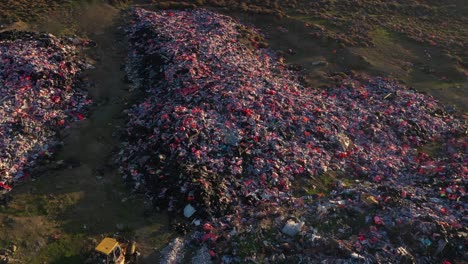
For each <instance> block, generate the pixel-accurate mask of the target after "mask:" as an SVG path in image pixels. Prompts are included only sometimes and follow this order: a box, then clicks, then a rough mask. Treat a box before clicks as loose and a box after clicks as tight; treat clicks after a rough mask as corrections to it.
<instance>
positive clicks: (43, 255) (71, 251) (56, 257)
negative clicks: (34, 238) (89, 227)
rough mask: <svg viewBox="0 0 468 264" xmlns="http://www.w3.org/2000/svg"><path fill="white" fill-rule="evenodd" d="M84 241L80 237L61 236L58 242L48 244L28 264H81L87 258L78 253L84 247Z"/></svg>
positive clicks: (83, 238) (82, 237)
mask: <svg viewBox="0 0 468 264" xmlns="http://www.w3.org/2000/svg"><path fill="white" fill-rule="evenodd" d="M85 240H86V239H85V237H84V236H82V235H75V236H69V235H68V236H63V237H61V238H59V239H58V240H55V241H52V242H50V243H49V244H48V245H47V246H46V247H45V248H44V249H42V250H41V251H40V253H39V254H38V256H36V257H35V258H34V259H33V260H31V262H29V263H31V264H42V263H57V264H59V263H63V264H65V263H68V264H75V263H76V264H79V263H83V262H84V261H85V260H86V257H87V256H86V254H80V252H81V250H82V248H83V247H84V246H85Z"/></svg>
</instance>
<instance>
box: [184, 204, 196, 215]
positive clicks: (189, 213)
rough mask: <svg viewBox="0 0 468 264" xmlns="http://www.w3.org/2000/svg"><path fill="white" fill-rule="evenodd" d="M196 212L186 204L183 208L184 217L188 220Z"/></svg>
mask: <svg viewBox="0 0 468 264" xmlns="http://www.w3.org/2000/svg"><path fill="white" fill-rule="evenodd" d="M196 211H197V210H195V208H193V206H191V205H190V204H187V205H186V206H185V208H184V216H185V217H187V218H190V217H191V216H192V215H193V214H194V213H195V212H196Z"/></svg>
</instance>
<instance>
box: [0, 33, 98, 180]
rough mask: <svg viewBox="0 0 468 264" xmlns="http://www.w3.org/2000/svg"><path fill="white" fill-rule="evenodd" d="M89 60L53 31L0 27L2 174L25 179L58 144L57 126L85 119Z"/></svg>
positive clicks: (2, 175) (0, 162) (0, 159)
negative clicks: (83, 75) (0, 29)
mask: <svg viewBox="0 0 468 264" xmlns="http://www.w3.org/2000/svg"><path fill="white" fill-rule="evenodd" d="M86 67H87V66H86V64H85V63H84V62H83V61H82V60H81V59H79V58H78V56H77V49H76V47H75V46H74V45H73V44H71V43H68V42H67V41H66V40H62V39H59V38H56V37H54V36H53V35H50V34H38V33H30V32H18V31H7V32H2V33H0V117H1V120H0V149H1V152H0V180H1V181H4V182H6V183H7V184H11V183H12V182H13V181H14V180H20V179H27V178H28V177H30V176H31V172H32V170H33V168H34V167H35V166H36V165H37V164H38V163H39V162H40V161H41V160H43V159H46V158H49V157H50V156H51V155H52V154H53V152H54V150H55V149H56V148H57V147H58V146H59V145H60V142H59V131H60V130H61V129H63V128H65V127H68V126H69V125H70V123H71V122H73V121H78V120H82V119H84V111H85V110H86V107H87V106H88V105H89V104H90V101H89V100H88V99H87V97H86V92H84V91H83V90H82V89H80V88H79V87H80V86H81V85H80V84H81V79H80V73H81V72H82V71H83V70H84V69H85V68H86Z"/></svg>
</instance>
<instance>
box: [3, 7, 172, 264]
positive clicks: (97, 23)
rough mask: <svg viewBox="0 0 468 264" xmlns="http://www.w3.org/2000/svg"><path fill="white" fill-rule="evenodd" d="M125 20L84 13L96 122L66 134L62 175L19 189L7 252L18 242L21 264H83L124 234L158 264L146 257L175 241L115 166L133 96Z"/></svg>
mask: <svg viewBox="0 0 468 264" xmlns="http://www.w3.org/2000/svg"><path fill="white" fill-rule="evenodd" d="M97 13H101V15H98V14H97ZM118 17H119V12H118V10H116V9H114V8H113V7H111V6H108V5H99V6H93V7H89V8H88V9H87V10H86V11H84V12H83V14H81V16H80V18H81V19H79V20H78V21H79V22H78V23H79V25H78V27H80V29H82V31H83V32H85V34H86V35H88V37H89V38H90V39H92V40H93V41H95V42H96V44H97V47H95V48H92V49H90V50H89V51H88V52H87V53H89V54H88V56H89V57H91V58H92V59H94V60H95V63H94V66H95V67H96V68H95V69H93V70H90V72H89V73H88V74H87V78H89V80H85V82H86V83H91V84H94V85H93V86H92V87H91V88H89V93H90V96H91V98H92V99H93V101H94V102H95V103H96V106H95V107H93V109H92V110H91V111H90V113H91V115H90V116H89V118H87V119H85V120H83V121H81V122H78V123H76V124H74V125H73V127H72V128H69V129H66V130H65V131H63V132H64V139H63V141H64V147H63V149H62V150H60V151H59V152H58V153H57V155H56V158H55V160H53V161H51V163H52V164H53V165H52V166H51V167H55V169H54V170H50V169H47V170H45V172H44V173H43V175H41V176H40V177H38V178H37V179H32V181H29V182H27V183H25V184H22V185H19V186H17V187H16V188H15V189H14V191H13V197H14V199H13V201H12V202H11V203H10V204H9V206H8V207H3V208H1V209H0V223H3V224H1V225H0V233H1V234H2V236H1V237H0V246H6V245H8V244H9V243H15V244H16V245H17V246H18V253H17V254H15V259H17V260H18V261H19V262H18V263H82V261H83V258H84V254H79V252H80V250H83V248H84V249H86V248H87V246H88V247H89V250H92V247H93V246H95V245H96V242H97V240H100V239H101V237H102V236H103V235H112V234H114V233H116V232H119V231H120V232H121V233H124V235H125V236H126V237H134V238H135V239H136V240H137V241H138V245H139V248H140V250H141V251H142V253H143V257H144V258H146V260H147V261H148V262H149V263H151V262H154V258H155V256H153V257H152V256H149V257H148V256H147V255H148V254H149V253H150V252H154V251H155V250H154V249H157V248H159V247H161V246H162V245H163V244H165V243H167V242H168V241H169V239H170V233H169V232H168V230H167V228H168V224H167V222H168V219H167V217H166V216H165V215H154V214H153V215H151V216H146V217H144V216H143V215H144V212H145V206H144V201H143V200H142V199H141V198H137V197H133V196H132V195H131V194H130V193H129V192H128V189H126V187H125V185H124V183H123V181H122V179H121V177H120V176H119V175H118V173H117V171H116V170H115V169H114V167H115V166H112V164H110V162H111V155H112V151H113V150H115V147H116V146H117V145H118V144H119V142H118V138H116V137H115V136H113V135H114V133H115V132H117V131H118V129H119V127H120V125H122V124H123V119H122V118H120V117H121V116H122V112H123V110H124V109H125V108H126V107H127V106H126V105H127V104H128V102H129V101H131V97H132V93H131V92H129V87H128V85H127V84H126V83H125V82H124V81H123V74H124V73H123V71H122V70H121V65H122V64H123V62H124V59H125V55H126V48H125V46H124V44H125V43H123V38H121V37H122V35H121V36H120V37H119V32H118ZM88 18H92V19H93V20H90V19H88ZM80 20H81V21H80ZM39 27H41V26H39ZM45 27H47V25H45ZM39 29H41V30H47V31H49V32H51V33H54V32H53V30H52V31H51V30H50V29H49V28H39ZM62 162H63V164H64V165H61V166H57V165H56V164H57V163H58V164H60V163H62ZM2 244H3V245H2ZM65 251H67V252H68V253H67V254H64V253H66V252H65ZM64 255H66V256H64ZM13 263H14V262H13Z"/></svg>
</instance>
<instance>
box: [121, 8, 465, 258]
mask: <svg viewBox="0 0 468 264" xmlns="http://www.w3.org/2000/svg"><path fill="white" fill-rule="evenodd" d="M241 27H242V26H240V25H239V23H238V22H236V21H235V20H234V19H232V18H230V17H227V16H224V15H220V14H216V13H213V12H209V11H206V10H203V9H195V10H190V11H158V12H151V11H146V10H144V9H138V8H137V9H135V10H134V12H133V21H132V22H131V23H130V25H129V27H128V28H127V33H128V37H129V41H130V53H129V58H128V63H127V73H128V76H129V79H130V80H131V81H132V82H133V83H134V85H135V86H136V87H137V88H139V89H142V90H144V91H145V92H146V95H147V96H146V97H145V99H144V100H143V101H142V102H140V103H139V104H137V105H135V106H134V107H132V108H131V109H129V110H128V111H127V114H128V124H127V126H126V127H125V130H124V132H125V135H124V137H123V139H124V143H123V144H122V149H121V151H120V153H119V155H118V157H117V162H118V164H119V166H120V171H121V172H122V175H123V176H124V177H125V179H126V180H127V181H129V182H131V183H133V186H134V188H135V190H136V191H142V192H148V193H149V194H150V195H151V196H152V197H153V202H154V203H155V206H156V207H160V206H166V207H167V208H168V210H169V211H172V212H177V213H184V215H186V214H185V213H186V212H185V211H186V209H187V201H188V202H190V206H192V205H193V207H194V208H197V217H198V218H199V219H200V220H201V221H204V223H202V224H200V225H199V226H198V227H195V228H198V229H202V227H204V226H205V223H209V224H210V225H211V226H212V227H213V229H211V228H210V230H208V231H204V230H202V231H200V233H201V234H200V236H199V238H198V239H195V240H194V241H198V242H201V243H205V244H207V245H209V248H210V250H213V252H215V255H219V256H220V258H221V259H223V261H224V260H225V261H226V262H227V261H229V262H235V261H239V262H241V261H252V260H253V259H254V258H255V253H253V252H251V253H252V254H251V255H249V256H247V257H245V258H244V259H242V260H240V259H239V257H238V254H237V253H238V252H239V250H240V249H239V245H242V244H243V243H244V244H245V243H246V242H243V241H250V243H253V242H252V241H251V240H252V236H251V234H255V236H256V237H258V238H261V237H265V236H267V235H268V236H270V237H272V236H273V238H271V240H272V242H271V243H269V241H262V244H261V245H260V246H261V247H262V248H263V249H264V250H265V251H267V252H270V253H271V254H269V255H268V256H267V257H265V260H264V261H265V262H267V261H268V262H270V263H276V262H278V261H292V262H298V259H297V257H298V256H300V259H301V261H302V262H303V263H313V262H314V261H316V260H317V259H320V260H321V261H330V262H340V261H341V262H346V261H347V260H349V258H352V257H351V254H352V252H356V254H359V256H362V257H363V258H365V259H366V261H369V262H379V260H386V261H389V262H395V263H396V262H399V261H400V260H401V259H402V256H401V254H400V253H398V252H397V249H398V248H401V247H402V246H405V247H406V245H412V247H411V248H407V252H410V253H411V255H413V254H414V255H416V254H417V255H418V256H419V257H421V256H424V258H425V260H427V262H431V261H432V262H434V261H436V260H442V258H453V257H458V258H462V257H461V256H463V254H464V250H465V245H464V242H463V239H462V238H461V236H459V235H458V234H459V232H462V230H463V228H464V227H466V221H467V220H468V219H467V218H466V213H465V210H466V207H467V204H466V192H465V186H466V180H467V179H466V172H467V170H466V167H467V160H466V158H465V154H466V152H467V146H468V142H467V139H466V137H465V136H464V131H465V130H466V127H465V125H464V124H463V122H462V121H461V120H460V119H457V118H455V117H454V116H452V115H449V114H447V113H445V112H444V108H443V107H442V106H441V105H440V104H439V103H438V102H437V101H436V100H435V99H434V98H432V97H430V96H427V95H424V94H420V93H417V92H416V91H414V90H411V89H408V88H406V87H404V86H403V85H401V84H399V83H398V82H396V81H393V80H390V79H385V78H370V77H365V76H350V77H349V78H347V79H345V80H344V81H343V83H342V85H339V86H338V87H330V88H328V89H314V88H312V87H304V86H303V85H302V84H301V82H300V74H299V73H298V72H293V71H290V70H288V68H287V67H286V65H285V64H284V63H283V62H282V60H280V59H279V58H278V57H277V56H275V54H274V53H273V52H272V51H271V50H267V49H260V48H254V49H251V48H248V47H247V46H246V45H245V44H243V43H242V42H241V41H239V39H240V38H241V33H240V32H239V30H238V29H239V28H241ZM253 30H255V29H253ZM427 143H432V144H440V145H441V148H442V150H441V152H442V154H443V155H440V156H434V155H429V154H428V153H426V152H424V151H423V149H424V146H425V145H426V144H427ZM330 174H335V175H338V176H337V177H342V178H345V179H347V180H349V181H350V183H347V184H344V183H343V182H342V181H341V182H340V181H336V182H335V181H333V180H332V181H331V183H330V184H329V186H327V188H329V189H330V190H329V192H328V193H317V194H312V195H305V196H297V195H296V194H295V192H294V191H295V190H294V189H295V187H294V184H295V183H296V182H299V184H300V183H301V182H302V181H304V180H308V179H324V180H327V177H330V176H329V175H330ZM342 175H343V176H342ZM343 180H344V179H343ZM301 187H306V188H308V187H312V186H301ZM291 214H293V215H295V216H298V217H300V219H307V220H304V222H305V223H304V224H305V225H307V226H314V227H317V230H318V231H317V232H313V233H311V232H312V231H311V230H309V229H306V230H303V231H302V232H299V233H296V231H297V228H296V229H294V228H291V229H292V230H294V232H295V233H296V236H297V237H299V239H297V240H295V241H294V243H290V241H291V239H293V238H291V237H290V236H285V235H283V234H281V232H280V231H281V230H282V229H284V227H285V226H284V220H285V219H287V217H288V216H289V215H291ZM265 219H267V220H265ZM294 223H295V224H292V223H291V226H294V227H296V226H297V225H300V223H296V222H294ZM425 223H428V224H425ZM287 226H288V227H289V225H287ZM271 230H277V231H279V232H278V233H279V234H277V233H274V234H273V235H272V234H271V233H268V232H271ZM288 230H290V229H289V228H286V231H288ZM330 230H332V231H330ZM402 230H405V232H402ZM206 232H208V233H206ZM406 234H408V235H406ZM413 234H418V235H417V236H413ZM433 236H440V239H447V241H449V242H448V245H451V246H450V248H451V249H453V251H451V252H450V253H449V252H448V251H446V250H444V248H449V247H448V246H444V247H442V246H441V247H440V248H441V249H442V252H440V253H439V254H438V255H437V256H436V255H435V254H434V252H436V251H437V248H434V247H438V245H437V244H438V243H432V244H428V243H426V242H427V241H432V239H433V238H432V237H433ZM219 238H223V239H219ZM434 241H436V240H434ZM263 242H265V243H263ZM293 244H294V246H291V245H293ZM275 245H279V246H278V247H277V246H275ZM281 245H282V246H281ZM441 245H442V244H441ZM257 246H259V245H257ZM281 247H282V248H281ZM216 249H223V251H222V252H218V251H216ZM323 249H326V250H323ZM279 252H284V253H281V254H280V253H279ZM410 253H408V254H410ZM405 259H410V258H409V257H405ZM418 259H420V258H418Z"/></svg>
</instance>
